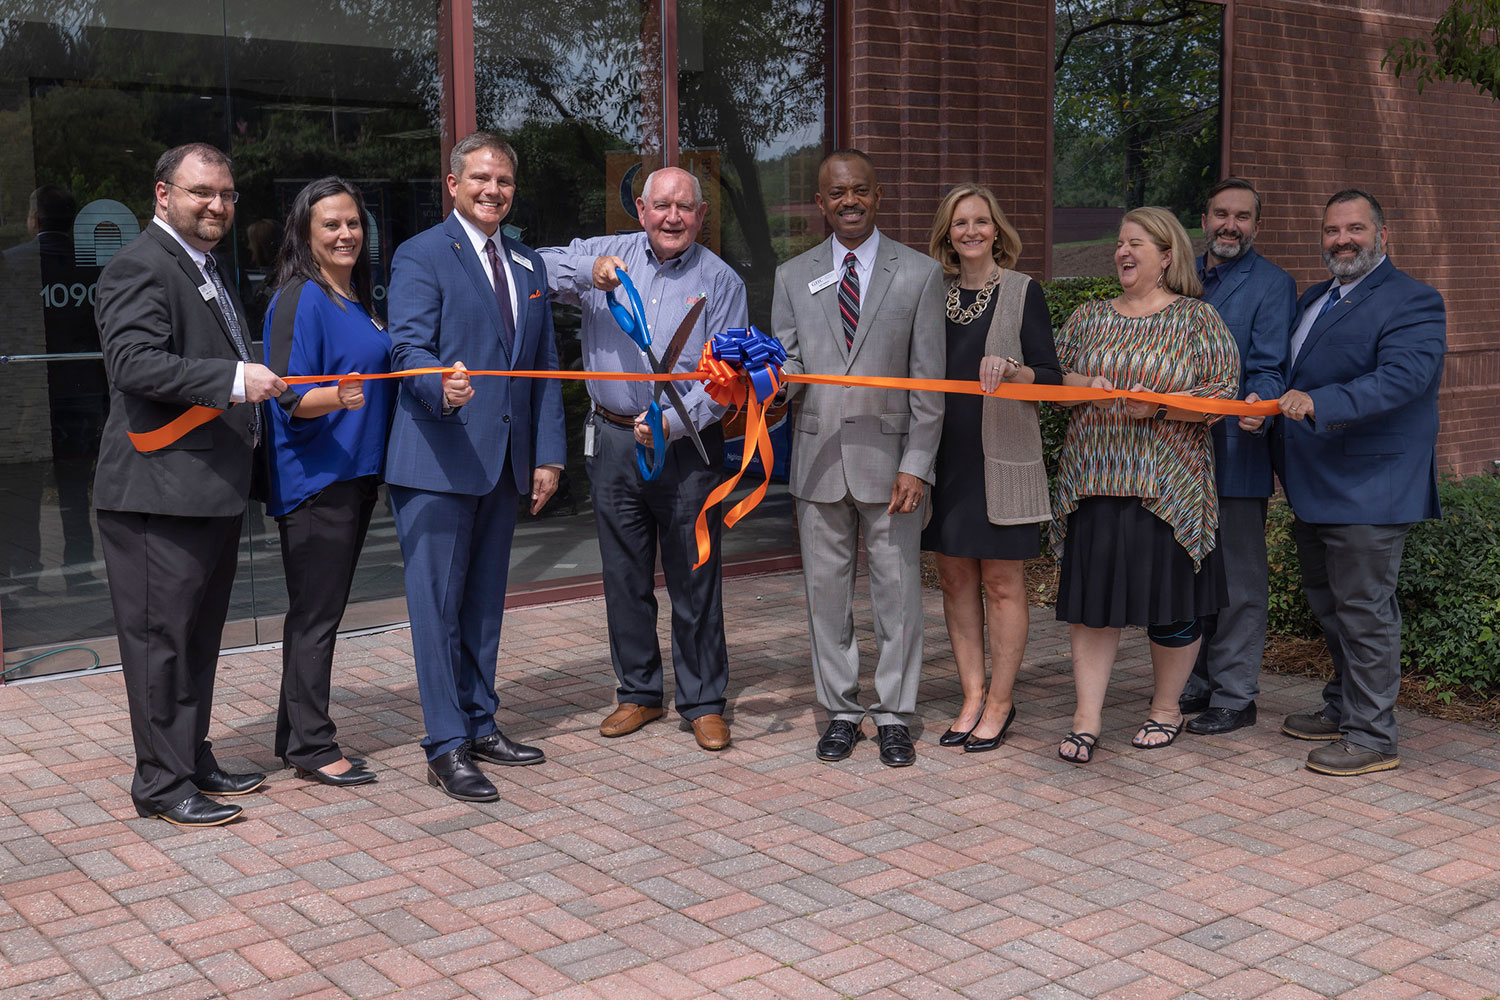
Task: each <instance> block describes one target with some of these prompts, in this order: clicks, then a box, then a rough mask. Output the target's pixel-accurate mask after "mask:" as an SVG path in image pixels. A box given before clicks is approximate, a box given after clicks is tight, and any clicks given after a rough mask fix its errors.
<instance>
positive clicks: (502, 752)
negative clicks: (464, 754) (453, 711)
mask: <svg viewBox="0 0 1500 1000" xmlns="http://www.w3.org/2000/svg"><path fill="white" fill-rule="evenodd" d="M469 756H470V757H473V758H474V759H476V760H483V761H488V762H489V763H491V764H504V765H505V766H506V767H525V766H526V765H527V764H540V763H541V762H542V761H544V760H546V759H547V755H546V754H544V753H542V748H541V747H529V746H527V745H526V744H524V743H516V742H514V741H512V740H508V739H506V738H505V734H504V733H499V732H496V733H490V734H489V735H488V736H481V737H479V739H477V740H470V741H469Z"/></svg>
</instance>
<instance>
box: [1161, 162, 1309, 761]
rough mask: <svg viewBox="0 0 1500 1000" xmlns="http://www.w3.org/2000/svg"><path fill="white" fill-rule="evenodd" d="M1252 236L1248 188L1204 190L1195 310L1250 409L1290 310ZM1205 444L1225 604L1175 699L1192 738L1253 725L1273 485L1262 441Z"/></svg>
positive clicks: (1232, 182) (1275, 385)
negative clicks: (1223, 338) (1222, 343)
mask: <svg viewBox="0 0 1500 1000" xmlns="http://www.w3.org/2000/svg"><path fill="white" fill-rule="evenodd" d="M1259 226H1260V195H1259V194H1258V193H1257V192H1256V190H1255V188H1254V187H1252V186H1251V184H1250V182H1249V181H1246V180H1243V179H1241V178H1239V177H1227V178H1225V179H1224V180H1222V181H1220V182H1219V183H1217V184H1215V185H1214V186H1213V187H1211V188H1209V191H1208V203H1207V206H1206V207H1205V208H1204V210H1203V233H1204V236H1205V237H1206V238H1207V241H1208V246H1207V248H1206V249H1205V251H1204V253H1203V257H1202V258H1201V259H1200V260H1199V262H1198V276H1199V277H1200V278H1201V279H1202V280H1203V301H1205V302H1207V303H1208V304H1209V305H1211V306H1213V307H1214V308H1215V309H1217V310H1218V311H1219V316H1220V318H1221V319H1223V320H1224V325H1225V326H1227V327H1229V332H1230V333H1232V334H1234V340H1235V343H1236V344H1238V345H1239V349H1240V387H1241V392H1242V393H1243V394H1244V395H1243V398H1245V399H1251V400H1255V399H1275V398H1276V397H1277V396H1280V395H1281V390H1282V385H1283V381H1282V380H1283V374H1282V373H1283V371H1284V369H1285V366H1286V347H1287V337H1288V334H1289V333H1290V328H1291V325H1292V309H1293V307H1294V306H1295V305H1296V302H1297V283H1296V282H1294V281H1293V280H1292V276H1291V275H1290V274H1287V273H1286V272H1285V271H1283V270H1282V269H1281V268H1279V267H1277V266H1276V265H1275V264H1272V263H1271V262H1270V261H1268V260H1266V259H1265V258H1264V257H1262V256H1261V255H1260V254H1258V253H1256V252H1255V249H1254V243H1255V233H1256V230H1257V228H1258V227H1259ZM1213 436H1214V469H1215V474H1216V476H1217V479H1218V490H1219V548H1220V551H1221V552H1223V553H1224V571H1225V577H1226V582H1227V583H1228V585H1229V603H1228V605H1227V606H1225V607H1223V608H1221V609H1220V610H1219V613H1218V614H1217V615H1213V616H1209V617H1208V618H1207V619H1206V620H1205V621H1204V623H1203V625H1204V628H1203V642H1202V644H1201V645H1200V646H1199V647H1198V662H1197V663H1196V664H1194V666H1193V674H1192V676H1191V677H1190V678H1188V683H1187V687H1186V688H1185V689H1184V690H1183V692H1182V700H1181V707H1182V711H1183V712H1184V713H1189V712H1202V713H1203V714H1201V715H1199V716H1198V717H1197V718H1196V719H1193V720H1192V721H1191V722H1189V723H1188V724H1187V728H1188V731H1189V732H1193V733H1198V734H1200V735H1204V734H1211V733H1227V732H1231V731H1233V730H1235V729H1239V728H1240V727H1242V726H1251V725H1254V724H1255V697H1256V695H1258V694H1259V693H1260V661H1261V656H1262V654H1264V652H1265V647H1266V591H1267V569H1266V498H1267V497H1269V496H1270V495H1271V491H1272V488H1273V487H1274V485H1275V484H1274V482H1273V481H1272V476H1271V444H1270V441H1269V440H1267V438H1266V435H1265V433H1264V431H1254V432H1252V431H1247V430H1244V429H1243V428H1241V427H1240V426H1239V425H1238V424H1237V423H1236V422H1235V421H1232V420H1220V421H1218V422H1217V423H1215V424H1214V426H1213Z"/></svg>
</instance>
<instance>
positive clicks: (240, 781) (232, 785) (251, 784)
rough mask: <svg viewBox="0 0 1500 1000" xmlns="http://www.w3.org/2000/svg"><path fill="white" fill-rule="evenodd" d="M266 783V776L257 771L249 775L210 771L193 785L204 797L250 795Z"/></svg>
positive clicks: (195, 779)
mask: <svg viewBox="0 0 1500 1000" xmlns="http://www.w3.org/2000/svg"><path fill="white" fill-rule="evenodd" d="M265 781H266V776H265V775H264V774H260V773H258V772H255V771H252V772H250V773H249V774H230V773H229V772H228V771H210V772H208V773H207V774H205V775H204V776H203V777H201V778H194V779H193V784H195V785H197V786H198V791H200V792H202V793H203V794H204V795H248V794H249V793H250V792H253V791H255V790H256V789H257V788H259V787H260V786H261V785H263V784H265ZM221 822H222V821H221Z"/></svg>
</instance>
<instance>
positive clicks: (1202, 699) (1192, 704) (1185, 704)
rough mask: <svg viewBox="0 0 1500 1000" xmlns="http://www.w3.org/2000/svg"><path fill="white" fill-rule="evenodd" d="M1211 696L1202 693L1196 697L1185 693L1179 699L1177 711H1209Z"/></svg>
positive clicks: (1188, 712) (1185, 712)
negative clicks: (1190, 696)
mask: <svg viewBox="0 0 1500 1000" xmlns="http://www.w3.org/2000/svg"><path fill="white" fill-rule="evenodd" d="M1209 698H1210V696H1209V695H1206V694H1200V695H1198V696H1197V697H1194V698H1189V697H1188V696H1187V695H1183V696H1182V697H1181V698H1178V699H1177V711H1179V712H1181V713H1182V714H1183V715H1195V714H1197V713H1198V712H1206V711H1208V703H1209Z"/></svg>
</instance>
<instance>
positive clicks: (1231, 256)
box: [1207, 229, 1255, 264]
mask: <svg viewBox="0 0 1500 1000" xmlns="http://www.w3.org/2000/svg"><path fill="white" fill-rule="evenodd" d="M1226 233H1227V234H1228V235H1230V236H1234V235H1236V234H1234V233H1232V232H1230V231H1229V230H1224V229H1221V230H1219V231H1218V232H1217V233H1214V234H1213V235H1212V236H1210V237H1209V238H1208V246H1207V249H1208V252H1209V254H1211V255H1212V256H1213V257H1214V258H1215V259H1217V260H1218V261H1219V262H1220V263H1224V264H1227V263H1229V262H1230V261H1232V260H1239V259H1240V258H1241V257H1243V256H1245V252H1246V251H1247V250H1249V249H1250V247H1251V246H1252V245H1253V244H1254V243H1255V234H1254V233H1249V234H1247V235H1244V236H1241V237H1240V238H1239V239H1238V240H1236V241H1235V242H1233V243H1229V242H1225V241H1223V240H1222V239H1221V237H1222V236H1224V235H1225V234H1226Z"/></svg>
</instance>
